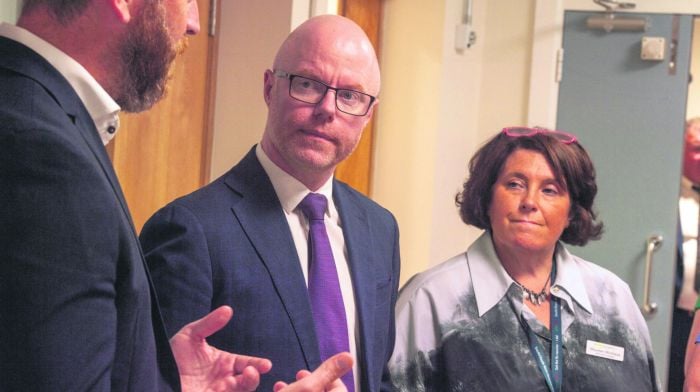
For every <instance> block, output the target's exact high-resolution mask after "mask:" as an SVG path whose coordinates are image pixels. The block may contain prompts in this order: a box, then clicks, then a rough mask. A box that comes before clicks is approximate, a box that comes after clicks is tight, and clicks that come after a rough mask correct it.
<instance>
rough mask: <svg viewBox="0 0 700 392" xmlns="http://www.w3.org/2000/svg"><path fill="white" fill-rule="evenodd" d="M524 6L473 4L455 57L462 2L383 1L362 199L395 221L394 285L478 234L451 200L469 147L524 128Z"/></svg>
mask: <svg viewBox="0 0 700 392" xmlns="http://www.w3.org/2000/svg"><path fill="white" fill-rule="evenodd" d="M533 1H534V0H527V1H517V2H513V1H510V0H489V1H488V2H487V1H486V0H474V3H473V11H474V15H473V24H474V26H475V29H476V33H477V41H476V45H475V46H473V47H472V48H470V49H467V50H465V51H464V52H462V53H459V52H457V51H456V50H455V48H454V37H455V26H456V25H457V24H458V23H459V22H460V21H461V17H462V6H463V3H464V2H463V1H462V0H443V1H431V2H426V1H423V0H386V1H385V9H384V23H383V25H382V31H383V37H382V44H381V45H382V59H381V60H382V65H381V66H382V78H383V86H382V93H381V102H380V105H379V111H378V113H377V116H378V121H377V131H376V138H375V148H376V149H375V156H374V157H375V166H374V171H373V184H372V189H373V194H372V195H371V196H372V197H373V198H374V199H375V200H377V201H378V202H379V203H381V204H383V205H384V206H386V207H387V208H389V209H390V210H391V211H392V212H394V214H395V215H396V217H397V219H398V221H399V225H400V229H401V258H402V268H403V270H402V274H401V275H402V281H404V282H405V281H406V280H407V279H408V278H410V277H411V276H412V275H413V274H415V273H416V272H419V271H422V270H424V269H425V268H427V267H429V266H431V265H434V264H437V263H439V262H441V261H443V260H445V259H446V258H448V257H450V256H452V255H455V254H457V253H460V252H463V251H464V250H466V248H467V246H468V245H469V244H470V243H471V242H472V241H473V240H474V239H475V238H476V237H477V236H478V234H479V233H480V231H479V230H477V229H474V228H471V227H467V226H466V225H465V224H464V223H462V222H461V220H460V219H459V215H458V211H457V208H456V206H455V204H454V196H455V194H456V193H457V192H458V191H459V189H460V187H461V185H462V183H463V181H464V179H465V177H466V174H467V163H468V160H469V158H470V157H471V156H472V155H473V153H474V152H475V151H476V149H477V148H478V147H479V146H480V145H481V144H482V143H483V142H484V141H485V140H486V139H487V138H488V137H490V136H492V135H493V134H495V133H496V132H498V131H499V130H500V129H501V128H502V127H504V126H507V125H517V124H524V122H525V119H526V115H527V94H528V80H529V67H528V65H529V59H530V49H531V40H532V33H531V30H532V15H533V11H532V9H533Z"/></svg>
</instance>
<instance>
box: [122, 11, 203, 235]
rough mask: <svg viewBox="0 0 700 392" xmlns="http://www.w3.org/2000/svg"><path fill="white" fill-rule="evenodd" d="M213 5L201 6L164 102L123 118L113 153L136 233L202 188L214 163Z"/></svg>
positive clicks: (178, 60)
mask: <svg viewBox="0 0 700 392" xmlns="http://www.w3.org/2000/svg"><path fill="white" fill-rule="evenodd" d="M209 1H210V0H198V5H199V12H200V22H201V29H202V30H201V32H200V33H199V34H198V35H196V36H193V37H190V38H189V46H188V48H187V50H186V51H185V53H184V54H182V55H181V56H179V57H178V59H176V60H175V63H174V64H173V70H172V76H171V80H170V84H169V87H168V90H167V93H166V96H165V97H164V99H163V100H161V101H160V102H159V103H158V104H156V105H155V106H154V107H153V108H152V109H151V110H150V111H147V112H145V113H141V114H135V115H134V114H122V115H121V116H120V117H121V126H120V128H119V132H118V133H117V136H116V137H115V138H114V140H113V141H112V143H110V145H111V147H110V148H109V151H110V154H111V157H112V161H113V164H114V167H115V170H116V172H117V176H118V177H119V180H120V182H121V184H122V188H123V190H124V195H125V197H126V200H127V203H128V204H129V208H130V210H131V213H132V216H133V218H134V225H135V226H136V230H137V231H140V230H141V227H142V226H143V224H144V223H145V221H146V220H147V219H148V218H149V217H150V216H151V215H153V213H154V212H155V211H156V210H158V209H159V208H160V207H162V206H164V205H165V204H167V203H168V202H170V201H171V200H173V199H174V198H176V197H178V196H181V195H184V194H187V193H189V192H192V191H194V190H196V189H197V188H199V187H201V186H202V185H204V184H205V183H206V182H207V181H208V178H209V167H210V160H211V158H210V157H211V134H210V133H211V132H210V129H211V114H210V111H211V109H210V104H209V103H210V101H211V98H212V97H213V88H212V86H213V83H214V80H213V75H215V73H214V72H212V70H213V68H212V67H213V66H214V64H215V62H214V60H215V59H214V54H215V49H214V48H215V46H214V45H215V42H214V40H215V39H214V38H213V37H210V36H209V34H208V24H209V9H210V6H209Z"/></svg>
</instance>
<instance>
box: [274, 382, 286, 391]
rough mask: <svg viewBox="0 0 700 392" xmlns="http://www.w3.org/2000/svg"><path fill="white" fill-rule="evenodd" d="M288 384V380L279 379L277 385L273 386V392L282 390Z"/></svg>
mask: <svg viewBox="0 0 700 392" xmlns="http://www.w3.org/2000/svg"><path fill="white" fill-rule="evenodd" d="M287 386H288V384H287V383H286V382H282V381H277V382H276V383H275V385H274V386H273V387H272V392H280V391H281V390H282V389H283V388H285V387H287Z"/></svg>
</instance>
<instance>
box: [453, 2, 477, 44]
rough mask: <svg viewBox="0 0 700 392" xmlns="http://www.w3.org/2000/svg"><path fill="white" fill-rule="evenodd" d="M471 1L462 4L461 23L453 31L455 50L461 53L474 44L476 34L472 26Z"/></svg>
mask: <svg viewBox="0 0 700 392" xmlns="http://www.w3.org/2000/svg"><path fill="white" fill-rule="evenodd" d="M472 3H473V0H464V3H463V4H462V23H460V24H458V25H457V28H456V29H455V49H457V51H458V52H462V51H464V50H466V49H469V48H471V47H472V46H473V45H474V44H475V43H476V32H475V31H474V27H473V26H472Z"/></svg>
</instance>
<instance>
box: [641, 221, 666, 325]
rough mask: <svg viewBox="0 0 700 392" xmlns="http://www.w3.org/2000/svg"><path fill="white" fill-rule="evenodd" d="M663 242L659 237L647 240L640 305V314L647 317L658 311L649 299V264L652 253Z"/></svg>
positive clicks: (652, 256) (654, 236) (656, 306)
mask: <svg viewBox="0 0 700 392" xmlns="http://www.w3.org/2000/svg"><path fill="white" fill-rule="evenodd" d="M663 241H664V238H663V237H662V236H660V235H653V236H651V237H649V238H647V251H646V266H645V267H644V304H643V305H642V312H643V313H644V314H645V315H647V316H651V315H652V314H654V313H656V310H657V309H658V305H657V304H656V302H651V300H650V299H649V293H650V291H651V264H652V261H653V259H654V251H655V250H656V249H658V248H659V247H660V246H661V243H663Z"/></svg>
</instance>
